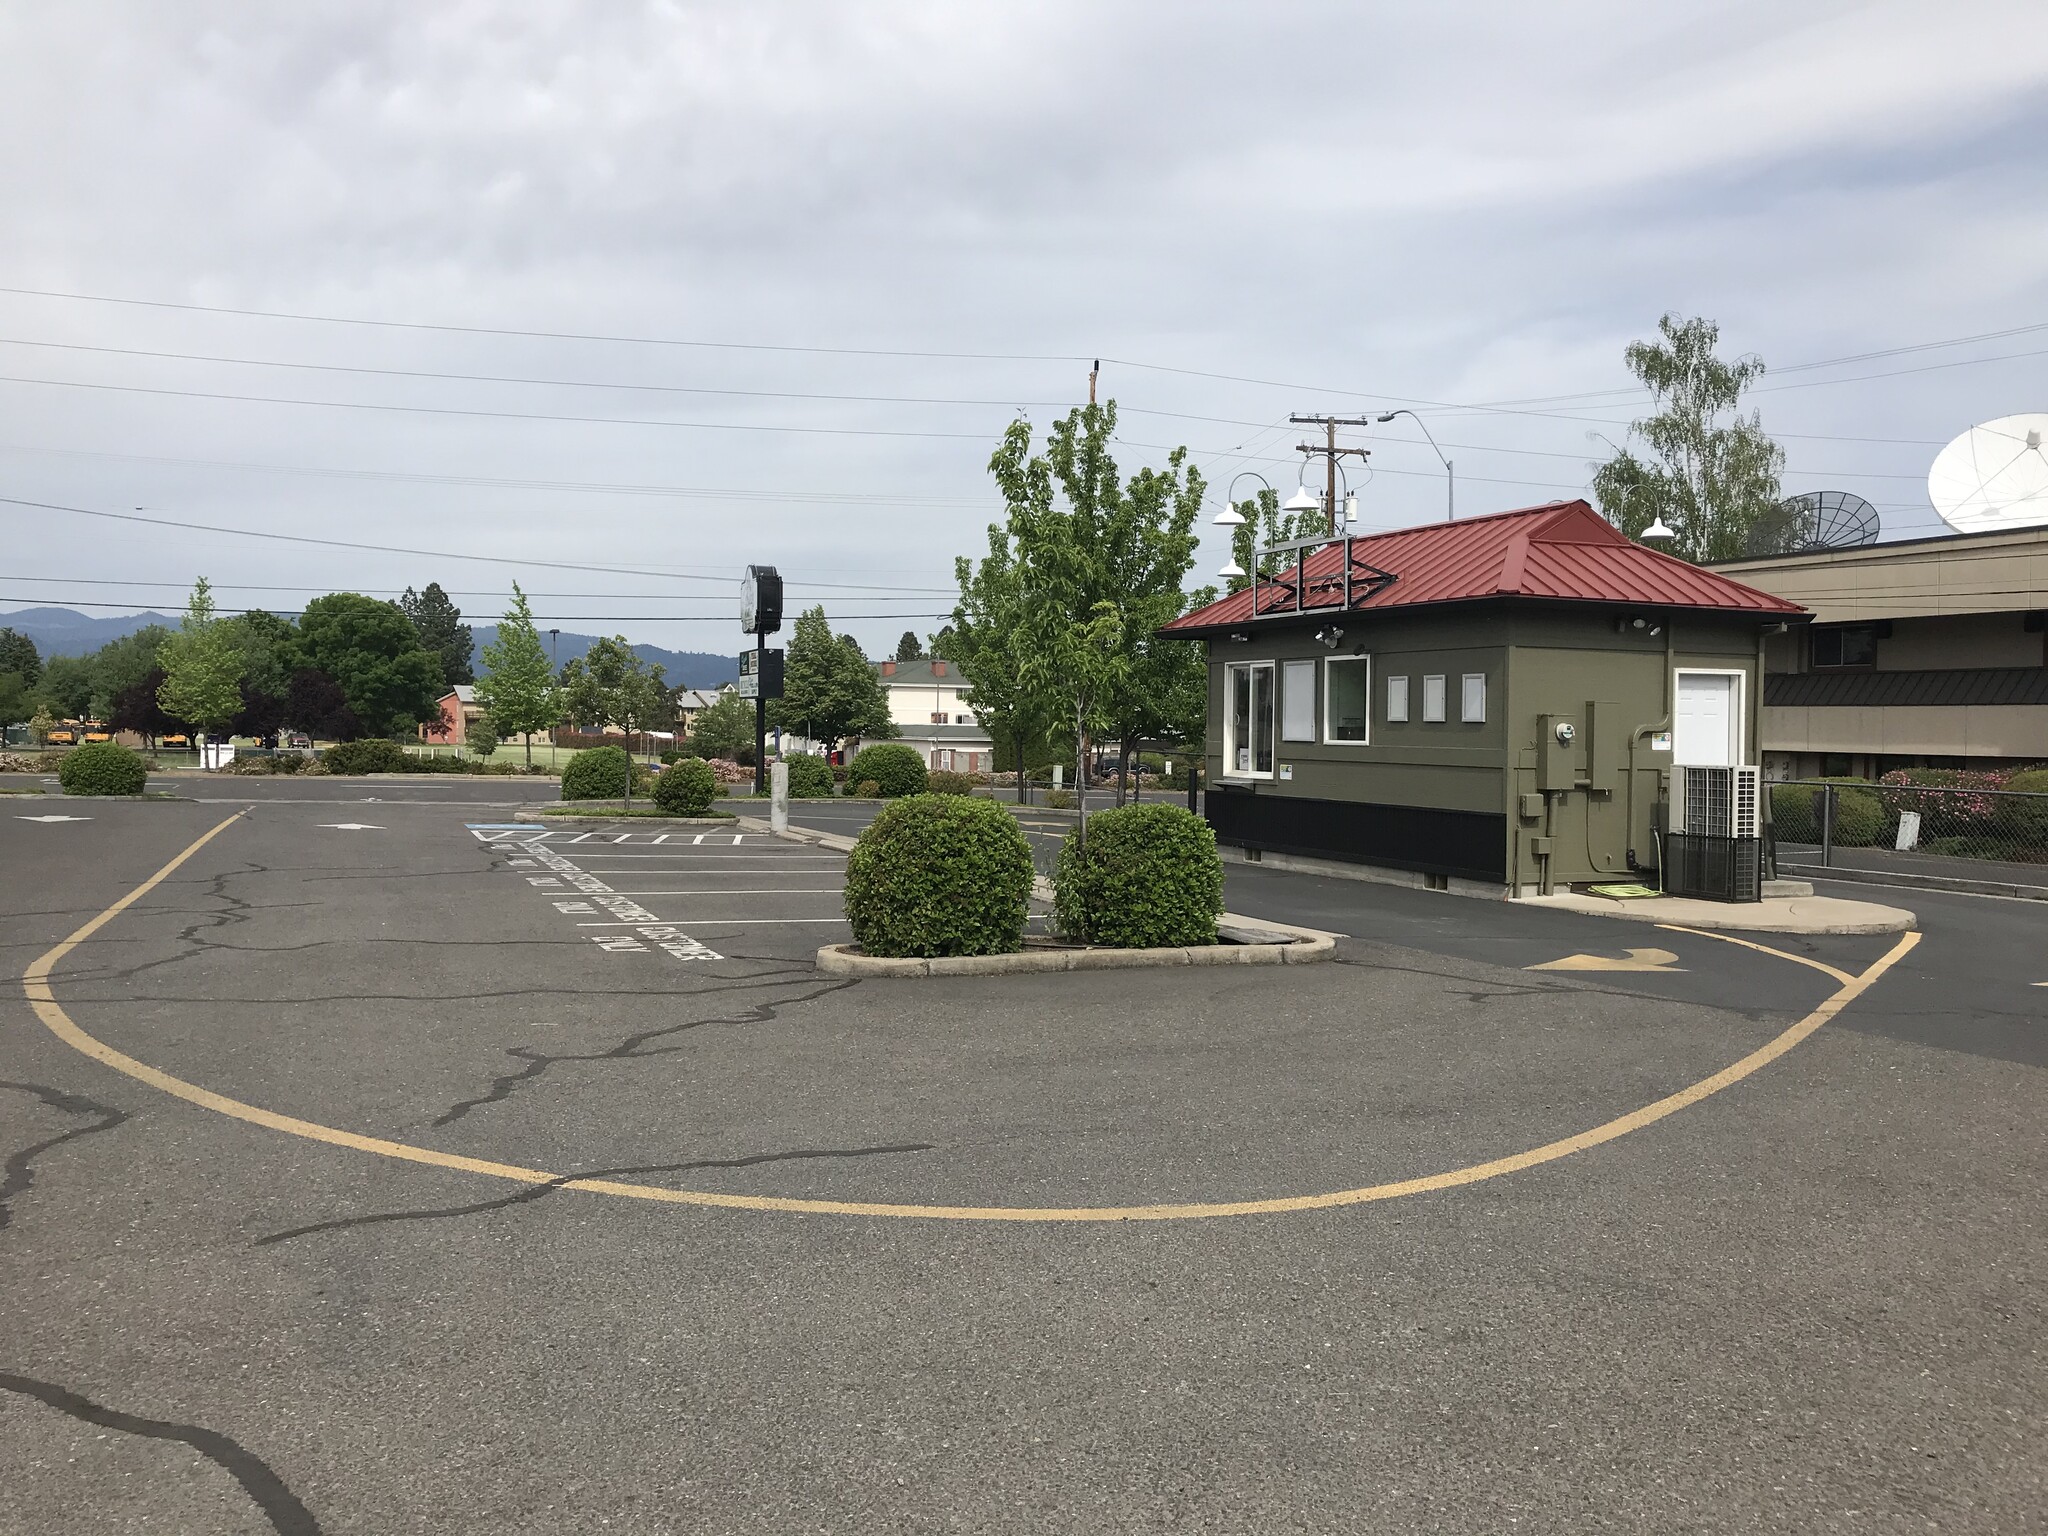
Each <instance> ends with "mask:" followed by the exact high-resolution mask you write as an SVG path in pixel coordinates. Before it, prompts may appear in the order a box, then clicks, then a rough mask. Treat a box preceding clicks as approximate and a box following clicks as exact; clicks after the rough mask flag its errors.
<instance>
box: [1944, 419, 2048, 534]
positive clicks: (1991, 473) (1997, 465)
mask: <svg viewBox="0 0 2048 1536" xmlns="http://www.w3.org/2000/svg"><path fill="white" fill-rule="evenodd" d="M1927 496H1928V499H1929V500H1930V501H1932V502H1933V503H1934V510H1935V511H1937V512H1939V513H1940V514H1941V520H1942V521H1943V522H1945V523H1947V524H1948V525H1949V527H1951V528H1953V529H1955V530H1956V531H1957V532H1958V533H1986V532H1989V531H1991V530H1992V529H1996V528H2035V527H2039V526H2040V525H2042V524H2043V523H2048V411H2029V412H2027V413H2026V414H2024V415H2021V416H2001V417H1999V418H1998V420H1996V421H1987V422H1985V423H1984V425H1983V426H1981V427H1972V428H1970V430H1969V431H1967V432H1965V433H1964V434H1963V435H1962V436H1961V437H1959V438H1957V439H1956V440H1955V441H1954V442H1952V443H1950V444H1949V445H1948V446H1947V447H1946V448H1944V449H1942V450H1941V452H1940V453H1938V454H1936V455H1935V456H1934V467H1933V468H1931V469H1929V470H1928V471H1927Z"/></svg>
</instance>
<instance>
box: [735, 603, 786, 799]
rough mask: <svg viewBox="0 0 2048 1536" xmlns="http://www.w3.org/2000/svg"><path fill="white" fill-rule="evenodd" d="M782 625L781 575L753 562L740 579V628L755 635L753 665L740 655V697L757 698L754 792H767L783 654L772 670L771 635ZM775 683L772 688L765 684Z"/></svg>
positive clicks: (755, 709) (775, 654)
mask: <svg viewBox="0 0 2048 1536" xmlns="http://www.w3.org/2000/svg"><path fill="white" fill-rule="evenodd" d="M780 628H782V578H781V577H780V576H779V575H777V574H776V571H775V567H774V566H772V565H750V566H748V567H747V574H746V575H745V576H743V577H741V578H740V629H741V630H742V631H743V632H745V633H746V634H749V635H752V636H753V637H754V654H753V656H752V658H751V660H752V661H753V663H754V664H753V666H751V667H749V666H748V665H747V661H748V660H749V659H750V658H747V657H744V656H743V657H741V658H740V697H742V698H752V699H753V701H754V793H755V794H757V795H759V794H764V793H766V791H767V784H768V701H769V700H770V699H772V698H779V697H781V694H782V667H781V665H780V663H781V660H782V653H781V652H780V651H776V652H773V653H772V654H773V655H774V657H775V660H776V665H775V667H774V669H773V671H772V673H771V671H770V667H769V663H768V657H769V656H770V654H771V652H770V651H769V649H768V637H769V636H770V635H772V634H774V633H775V631H777V630H778V629H780ZM771 681H772V683H773V688H772V689H770V688H767V687H763V686H762V685H763V684H764V683H769V682H771Z"/></svg>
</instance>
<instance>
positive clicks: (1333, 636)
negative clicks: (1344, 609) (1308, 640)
mask: <svg viewBox="0 0 2048 1536" xmlns="http://www.w3.org/2000/svg"><path fill="white" fill-rule="evenodd" d="M1343 638H1344V631H1343V630H1341V629H1339V628H1338V627H1337V626H1336V625H1334V624H1332V625H1331V626H1330V627H1329V628H1327V629H1319V630H1317V631H1316V642H1317V644H1319V645H1323V646H1327V647H1328V648H1329V649H1330V650H1333V651H1334V650H1335V649H1337V642H1338V641H1340V640H1342V639H1343Z"/></svg>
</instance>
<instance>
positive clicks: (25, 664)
mask: <svg viewBox="0 0 2048 1536" xmlns="http://www.w3.org/2000/svg"><path fill="white" fill-rule="evenodd" d="M0 672H12V673H14V675H15V676H17V677H19V678H20V679H21V681H22V686H24V687H27V688H33V687H35V685H36V680H37V679H38V678H40V677H41V676H42V675H43V658H42V655H41V653H40V652H38V651H37V650H36V643H35V641H33V640H31V639H29V637H28V636H27V635H24V634H21V633H19V632H18V631H16V630H12V629H0Z"/></svg>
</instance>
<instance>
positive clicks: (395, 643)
mask: <svg viewBox="0 0 2048 1536" xmlns="http://www.w3.org/2000/svg"><path fill="white" fill-rule="evenodd" d="M296 649H297V654H298V658H299V659H300V660H301V661H302V662H303V663H304V664H305V665H307V666H310V667H315V668H318V669H319V670H320V671H322V672H325V673H326V674H327V675H328V676H329V677H331V678H333V679H334V681H335V682H337V683H339V684H340V685H341V691H342V695H343V697H345V698H346V699H347V700H348V707H349V710H350V712H351V713H353V714H354V715H355V717H356V719H357V720H358V721H359V722H361V725H362V728H363V730H364V731H365V732H367V733H368V734H369V735H372V736H393V735H396V734H398V733H399V732H401V731H405V730H409V729H411V728H412V727H413V726H415V725H420V724H426V723H430V722H433V721H436V720H439V719H440V716H441V693H442V690H443V687H444V686H445V685H444V684H443V683H442V681H441V665H440V662H439V661H438V660H437V659H436V658H435V656H434V655H433V653H432V652H431V651H428V650H426V649H424V648H423V647H422V646H421V645H420V639H419V634H418V632H417V631H415V630H414V629H413V627H412V622H411V621H410V620H409V619H407V618H406V616H405V614H404V612H403V611H401V610H400V608H399V606H398V605H397V604H396V603H389V602H382V601H380V600H378V599H377V598H374V597H364V596H362V595H361V594H360V593H356V592H330V593H328V594H327V596H325V597H316V598H314V599H313V601H311V602H310V603H308V604H306V611H305V612H304V613H303V614H301V615H300V617H299V632H298V644H297V647H296Z"/></svg>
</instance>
